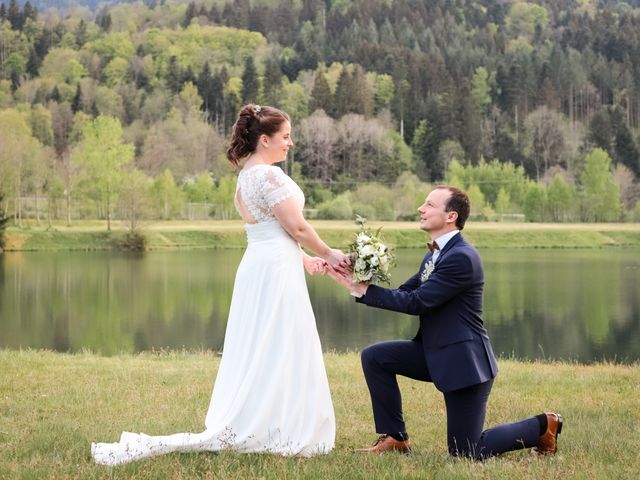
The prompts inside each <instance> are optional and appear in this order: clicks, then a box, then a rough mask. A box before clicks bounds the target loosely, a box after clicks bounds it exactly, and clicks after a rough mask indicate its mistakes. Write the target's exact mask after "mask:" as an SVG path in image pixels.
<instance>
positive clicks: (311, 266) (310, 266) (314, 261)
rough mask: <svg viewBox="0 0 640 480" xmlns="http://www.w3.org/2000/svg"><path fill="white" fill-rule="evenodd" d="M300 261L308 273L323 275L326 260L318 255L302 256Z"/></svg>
mask: <svg viewBox="0 0 640 480" xmlns="http://www.w3.org/2000/svg"><path fill="white" fill-rule="evenodd" d="M302 263H303V265H304V268H305V270H306V271H307V273H308V274H309V275H318V274H322V275H324V274H325V273H326V269H327V262H326V261H325V260H323V259H322V258H319V257H308V256H306V255H305V256H303V257H302Z"/></svg>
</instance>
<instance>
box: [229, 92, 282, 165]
mask: <svg viewBox="0 0 640 480" xmlns="http://www.w3.org/2000/svg"><path fill="white" fill-rule="evenodd" d="M288 121H289V115H287V114H286V113H284V112H283V111H282V110H278V109H277V108H274V107H261V106H260V105H255V104H253V103H249V104H247V105H245V106H244V107H242V109H240V114H239V115H238V119H237V120H236V123H234V124H233V130H232V132H231V144H230V145H229V148H227V158H228V159H229V161H230V162H231V163H233V164H234V165H235V166H238V164H239V163H240V161H241V160H242V159H243V158H244V157H246V156H248V155H251V154H252V153H253V152H255V151H256V148H257V146H258V139H259V138H260V135H266V136H268V137H271V136H273V135H274V134H275V133H276V132H278V131H279V130H280V127H282V124H283V123H284V122H288Z"/></svg>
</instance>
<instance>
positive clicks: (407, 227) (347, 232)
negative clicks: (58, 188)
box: [6, 221, 640, 251]
mask: <svg viewBox="0 0 640 480" xmlns="http://www.w3.org/2000/svg"><path fill="white" fill-rule="evenodd" d="M370 223H371V227H377V226H380V225H381V226H383V227H384V229H383V236H384V239H385V241H386V242H387V243H389V244H390V245H393V246H395V247H396V248H421V247H424V245H425V239H426V234H425V233H424V232H422V231H421V230H419V228H418V225H417V223H416V222H370ZM312 225H314V227H315V228H316V229H317V230H318V232H319V233H320V235H321V237H322V238H323V239H324V240H325V241H326V242H327V243H328V244H329V245H331V246H333V247H338V248H345V247H346V246H347V245H348V244H349V243H351V241H352V238H353V233H354V232H355V231H356V226H355V224H354V223H353V222H349V221H312ZM141 231H142V233H143V234H144V236H145V237H146V239H147V248H148V249H150V250H158V249H168V248H244V247H245V246H246V235H245V232H244V229H243V228H242V224H241V222H239V221H201V222H186V221H185V222H155V223H147V224H144V225H143V226H142V229H141ZM124 232H125V228H124V226H123V225H122V224H120V223H118V222H116V223H114V227H113V231H112V232H107V230H106V224H104V223H102V222H98V221H84V222H78V223H76V224H74V226H73V227H66V226H63V225H55V226H54V228H53V229H51V230H48V229H46V228H44V227H38V226H35V225H27V226H26V227H23V228H18V227H15V226H13V227H11V228H9V229H8V230H7V233H6V243H7V245H6V250H7V251H51V250H114V249H117V248H118V246H117V245H118V239H120V238H121V237H122V236H123V235H124ZM464 233H465V236H466V237H467V238H468V239H469V240H470V241H471V242H472V243H474V244H475V245H476V246H477V247H481V248H601V247H611V246H640V225H639V224H624V223H617V224H549V223H547V224H533V223H479V222H475V223H469V224H468V225H467V227H466V228H465V230H464Z"/></svg>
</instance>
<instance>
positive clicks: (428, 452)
mask: <svg viewBox="0 0 640 480" xmlns="http://www.w3.org/2000/svg"><path fill="white" fill-rule="evenodd" d="M325 362H326V366H327V372H328V376H329V383H330V386H331V390H332V396H333V402H334V406H335V410H336V418H337V439H336V448H335V450H334V451H333V452H331V453H330V454H328V455H325V456H320V457H314V458H310V459H302V458H283V457H278V456H272V455H264V454H263V455H258V454H250V455H246V454H245V455H241V454H237V453H233V452H222V453H217V454H213V453H194V454H171V455H166V456H163V457H158V458H153V459H149V460H145V461H141V462H138V463H133V464H129V465H125V466H122V467H117V468H114V469H112V468H109V467H104V466H99V465H95V464H93V462H92V460H91V457H90V442H91V441H96V440H97V441H116V440H117V438H118V437H119V434H120V432H121V431H122V430H127V429H130V430H132V431H144V432H146V433H149V434H168V433H176V432H181V431H196V432H197V431H201V430H202V428H203V422H204V415H205V413H206V410H207V407H208V403H209V398H210V394H211V387H212V381H213V379H214V378H215V372H216V370H217V367H218V365H219V357H218V356H216V355H215V354H213V353H209V352H191V353H190V352H163V353H145V354H141V355H120V356H116V357H110V358H105V357H100V356H97V355H94V354H91V353H83V354H76V355H66V354H57V353H52V352H48V351H0V478H12V479H13V478H16V479H31V478H33V479H41V478H50V479H59V478H74V479H75V478H82V479H93V478H105V479H107V478H135V479H142V480H144V479H164V478H169V479H195V478H205V479H206V478H221V479H222V478H225V479H226V478H242V479H245V478H264V479H298V478H310V479H332V480H333V479H339V478H340V479H341V478H347V479H352V478H353V479H367V480H369V479H374V478H375V479H386V478H389V479H391V478H415V479H425V478H426V479H430V478H437V479H448V478H451V479H458V478H474V479H475V478H487V479H505V480H506V479H509V480H511V479H521V478H532V479H534V478H535V479H541V478H550V479H551V478H580V479H582V478H589V479H591V478H602V479H610V478H615V479H621V478H637V472H638V471H639V470H640V456H639V455H638V451H640V432H639V430H638V425H640V368H638V367H639V365H637V364H636V365H632V366H623V365H614V364H609V363H605V364H596V365H589V366H585V365H578V364H572V363H541V362H533V363H528V362H524V363H523V362H517V361H514V360H502V361H501V362H500V367H501V373H500V374H499V376H498V378H497V381H496V383H495V385H494V390H493V393H492V395H491V398H490V401H489V407H488V412H487V413H488V415H487V426H491V425H495V424H497V423H502V422H507V421H512V420H517V419H520V418H524V417H528V416H531V415H533V414H537V413H540V412H542V411H543V410H546V409H550V410H554V411H559V412H561V413H562V414H563V415H564V418H565V428H564V429H563V432H562V434H561V435H560V437H559V452H558V454H557V455H555V456H550V457H545V458H537V457H534V456H532V455H530V454H529V453H528V452H527V451H524V450H522V451H519V452H512V453H508V454H505V455H502V456H501V457H498V458H495V459H491V460H489V461H486V462H484V463H475V462H472V461H468V460H458V459H453V458H450V457H449V456H448V455H447V453H446V437H445V411H444V403H443V400H442V396H441V394H439V393H438V392H437V391H436V390H435V388H434V387H433V386H432V385H431V384H425V383H420V382H415V381H411V380H408V379H401V388H402V390H403V394H404V401H405V405H404V410H405V416H406V419H407V424H408V428H409V432H410V434H411V436H412V441H413V443H414V452H413V453H412V454H411V455H409V456H400V455H394V454H390V455H385V456H382V457H375V458H370V457H363V456H359V455H356V454H353V453H352V449H353V448H354V447H362V446H366V445H368V444H369V443H370V442H371V441H373V440H374V439H375V434H374V432H373V427H372V418H371V409H370V403H369V397H368V393H367V390H366V387H365V384H364V380H363V377H362V373H361V370H360V366H359V359H358V356H357V354H356V353H348V354H335V353H328V354H326V355H325Z"/></svg>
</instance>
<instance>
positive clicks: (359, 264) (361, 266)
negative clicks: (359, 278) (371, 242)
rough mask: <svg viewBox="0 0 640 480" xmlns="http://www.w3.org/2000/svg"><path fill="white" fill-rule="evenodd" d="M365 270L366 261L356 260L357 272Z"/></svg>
mask: <svg viewBox="0 0 640 480" xmlns="http://www.w3.org/2000/svg"><path fill="white" fill-rule="evenodd" d="M365 268H367V264H366V262H365V261H364V260H362V259H361V258H359V259H358V260H356V265H355V270H356V272H362V271H364V269H365Z"/></svg>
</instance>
